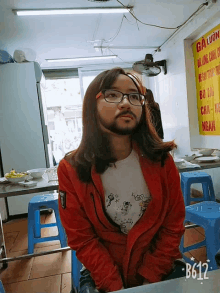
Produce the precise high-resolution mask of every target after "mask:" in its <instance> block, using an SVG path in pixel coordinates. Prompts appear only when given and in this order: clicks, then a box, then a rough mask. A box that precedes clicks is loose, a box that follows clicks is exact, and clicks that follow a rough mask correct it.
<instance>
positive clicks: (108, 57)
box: [45, 55, 118, 62]
mask: <svg viewBox="0 0 220 293" xmlns="http://www.w3.org/2000/svg"><path fill="white" fill-rule="evenodd" d="M117 57H118V56H117V55H106V56H94V57H79V58H60V59H45V60H46V61H47V62H66V61H67V62H71V61H84V60H100V59H112V58H117Z"/></svg>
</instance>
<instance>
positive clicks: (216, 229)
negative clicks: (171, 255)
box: [180, 201, 220, 271]
mask: <svg viewBox="0 0 220 293" xmlns="http://www.w3.org/2000/svg"><path fill="white" fill-rule="evenodd" d="M188 221H189V222H192V223H194V224H197V225H199V226H201V227H203V229H204V230H205V240H203V241H201V242H199V243H196V244H193V245H190V246H188V247H184V235H183V237H182V239H181V243H180V251H181V253H182V255H183V259H184V260H185V261H186V262H188V263H190V264H191V265H193V264H194V263H195V262H194V261H192V260H191V259H190V258H188V257H186V256H185V255H184V253H185V252H188V251H190V250H193V249H197V248H200V247H203V246H206V252H207V259H209V260H210V262H209V268H208V270H209V271H212V270H216V269H218V266H217V263H216V260H215V255H216V253H217V252H218V250H219V247H220V204H219V203H217V202H214V201H203V202H200V203H197V204H194V205H191V206H187V207H186V217H185V222H188ZM202 270H203V271H205V267H202Z"/></svg>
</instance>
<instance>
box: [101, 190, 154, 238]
mask: <svg viewBox="0 0 220 293" xmlns="http://www.w3.org/2000/svg"><path fill="white" fill-rule="evenodd" d="M127 198H129V199H131V200H130V201H122V198H120V196H119V195H118V194H113V193H110V194H109V195H108V196H106V211H107V212H108V214H109V213H111V218H112V219H113V221H114V222H115V223H117V224H118V225H119V226H120V228H121V231H122V232H123V233H125V234H127V233H128V232H129V231H130V230H131V228H132V226H133V224H134V221H133V219H134V220H135V223H136V222H137V221H138V220H139V219H140V218H141V216H142V215H143V213H144V211H145V210H146V208H147V206H148V204H149V203H150V201H151V196H150V195H146V194H134V193H133V192H132V193H131V194H130V195H128V196H127Z"/></svg>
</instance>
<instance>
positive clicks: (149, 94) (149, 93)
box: [145, 89, 159, 110]
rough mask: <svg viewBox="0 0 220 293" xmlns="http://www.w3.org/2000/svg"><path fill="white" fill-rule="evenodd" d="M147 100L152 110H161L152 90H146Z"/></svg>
mask: <svg viewBox="0 0 220 293" xmlns="http://www.w3.org/2000/svg"><path fill="white" fill-rule="evenodd" d="M145 98H146V101H147V103H148V105H149V106H150V107H151V108H154V109H157V110H158V109H159V104H158V103H157V102H155V100H154V95H153V93H152V91H151V90H150V89H147V90H146V94H145Z"/></svg>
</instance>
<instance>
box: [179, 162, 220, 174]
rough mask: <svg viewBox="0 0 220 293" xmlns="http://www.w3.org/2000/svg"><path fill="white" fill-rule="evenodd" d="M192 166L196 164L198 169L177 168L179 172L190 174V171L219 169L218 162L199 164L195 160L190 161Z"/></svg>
mask: <svg viewBox="0 0 220 293" xmlns="http://www.w3.org/2000/svg"><path fill="white" fill-rule="evenodd" d="M190 163H192V164H197V165H199V167H195V168H187V167H186V168H185V167H184V168H178V170H179V172H180V173H182V172H192V171H198V170H205V169H215V168H220V160H219V161H216V162H210V163H199V162H197V161H196V160H193V161H191V162H190Z"/></svg>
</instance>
